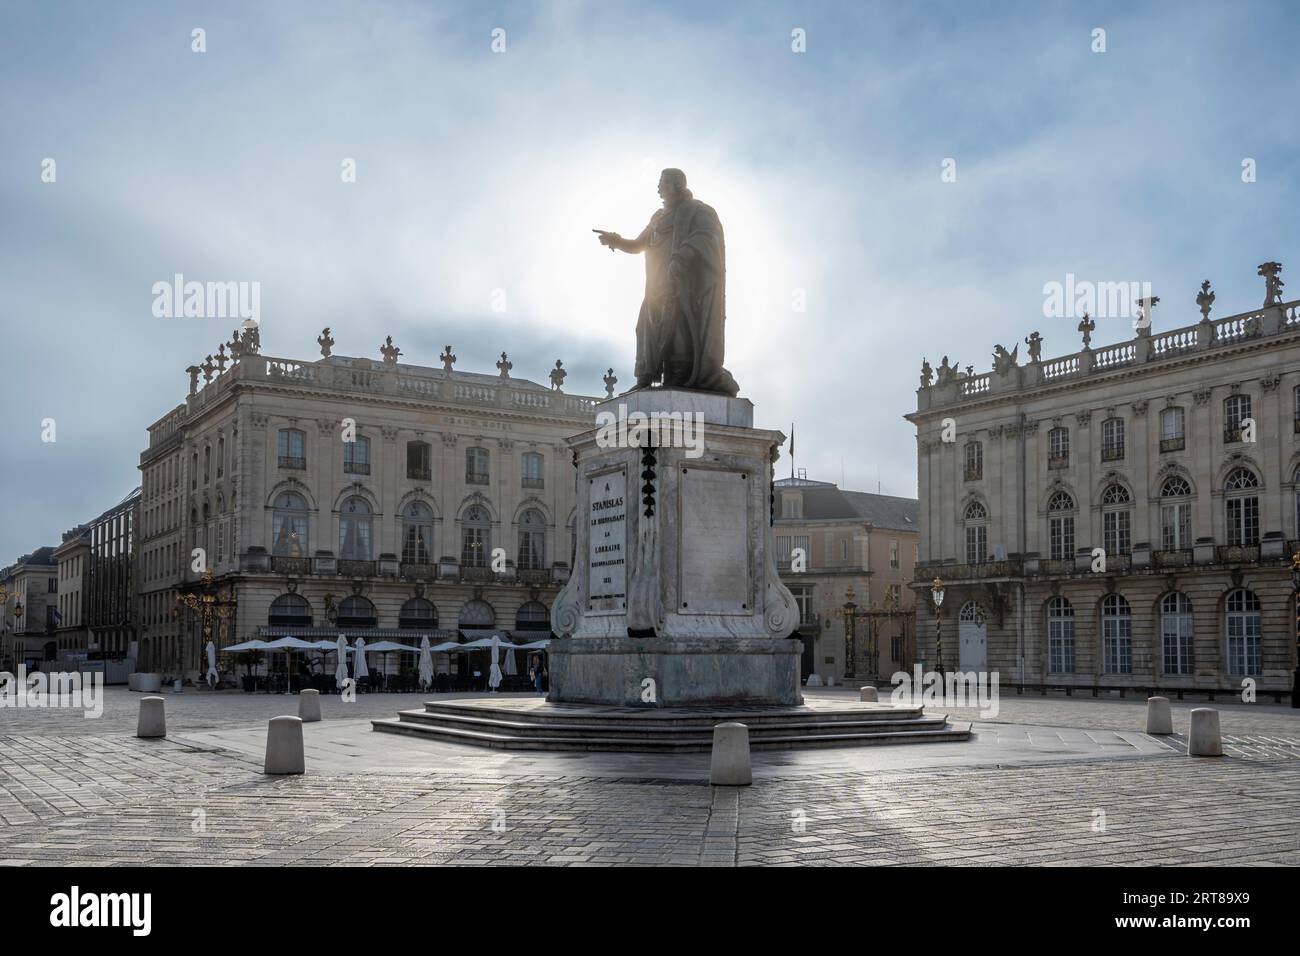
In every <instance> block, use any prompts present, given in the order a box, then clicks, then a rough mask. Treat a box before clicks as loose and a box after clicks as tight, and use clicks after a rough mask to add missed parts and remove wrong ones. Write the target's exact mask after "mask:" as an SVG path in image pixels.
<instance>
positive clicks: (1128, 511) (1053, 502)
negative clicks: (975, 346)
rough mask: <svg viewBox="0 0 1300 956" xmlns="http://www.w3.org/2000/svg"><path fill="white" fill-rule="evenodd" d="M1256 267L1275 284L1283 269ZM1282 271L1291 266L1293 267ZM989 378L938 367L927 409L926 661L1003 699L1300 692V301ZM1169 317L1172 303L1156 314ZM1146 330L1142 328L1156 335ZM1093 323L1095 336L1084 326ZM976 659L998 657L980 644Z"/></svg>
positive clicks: (1142, 332)
mask: <svg viewBox="0 0 1300 956" xmlns="http://www.w3.org/2000/svg"><path fill="white" fill-rule="evenodd" d="M1275 265H1276V264H1268V263H1266V264H1265V266H1261V267H1260V268H1261V275H1264V274H1266V273H1268V270H1267V269H1266V267H1271V266H1275ZM1278 268H1280V267H1278ZM1276 271H1277V269H1273V270H1272V273H1271V275H1270V278H1269V281H1268V285H1267V294H1266V300H1265V304H1264V306H1263V307H1262V308H1260V309H1256V310H1253V311H1251V312H1246V313H1242V314H1238V315H1234V316H1230V317H1228V318H1224V319H1213V320H1212V319H1211V318H1210V317H1209V311H1210V305H1211V304H1212V302H1213V293H1212V292H1210V291H1209V285H1208V283H1206V284H1205V285H1204V286H1203V287H1202V294H1201V296H1199V297H1197V302H1198V304H1200V305H1201V311H1202V318H1201V321H1200V322H1199V323H1198V324H1196V325H1192V326H1186V327H1183V328H1179V329H1175V330H1173V331H1169V332H1163V333H1159V334H1153V333H1152V331H1151V327H1150V322H1149V319H1150V316H1151V309H1152V308H1153V306H1154V302H1153V301H1143V302H1142V303H1140V307H1141V309H1142V311H1141V312H1139V321H1138V322H1137V323H1136V327H1137V330H1138V335H1137V336H1136V337H1135V338H1134V339H1132V340H1129V341H1127V342H1123V343H1120V344H1118V345H1113V346H1109V347H1103V348H1098V349H1093V348H1092V347H1091V344H1090V341H1089V340H1090V335H1089V333H1090V332H1091V331H1092V328H1093V326H1094V323H1092V322H1091V321H1089V320H1088V319H1087V318H1086V317H1085V319H1084V320H1083V322H1082V323H1081V324H1080V330H1081V331H1083V332H1084V336H1085V341H1084V348H1083V349H1082V350H1081V351H1080V352H1077V353H1075V354H1072V355H1068V356H1065V357H1062V358H1057V359H1051V360H1040V359H1039V357H1038V350H1039V347H1040V343H1041V339H1040V338H1039V337H1038V336H1037V334H1036V333H1035V335H1034V336H1031V339H1030V340H1027V341H1030V344H1031V353H1030V361H1029V362H1028V363H1027V364H1025V365H1019V364H1017V359H1016V356H1015V354H1014V353H1011V354H1008V353H1006V350H1005V349H1002V348H1001V347H999V349H998V353H997V356H996V362H995V368H994V371H993V372H991V373H985V374H981V375H975V374H966V375H962V374H960V373H958V372H956V371H955V370H954V369H951V368H949V367H948V365H947V360H946V357H945V361H944V364H943V367H942V368H941V369H940V377H939V380H938V381H932V376H931V373H930V367H929V365H928V364H927V365H926V366H925V368H924V370H923V372H922V387H921V388H920V389H919V390H918V392H917V398H918V402H917V411H916V412H914V413H912V414H910V415H908V416H907V418H908V419H909V420H910V421H912V422H913V423H914V424H915V425H916V428H917V441H918V459H917V461H918V478H919V490H920V500H921V528H922V534H921V539H920V558H921V561H920V563H919V564H918V565H917V570H916V580H915V581H914V582H913V585H912V586H913V588H914V589H915V590H916V591H917V592H918V595H919V598H920V604H919V612H920V617H919V621H918V635H919V639H920V653H921V657H922V658H923V659H924V661H925V663H926V664H927V665H928V666H933V665H934V664H936V663H938V660H939V657H938V653H937V648H936V644H937V640H936V628H935V616H934V607H933V603H932V601H931V595H930V585H931V579H932V578H934V577H935V576H940V577H942V579H943V581H944V583H945V584H946V585H947V590H946V598H945V601H944V603H943V605H942V612H943V613H942V631H941V633H942V642H943V662H944V663H945V664H946V665H947V666H948V667H949V668H951V667H952V666H954V665H958V664H961V665H963V669H967V668H968V666H969V665H971V664H974V663H978V662H979V661H980V659H981V657H982V655H983V654H985V653H986V656H987V667H988V668H989V669H991V670H997V671H1000V672H1001V674H1002V680H1003V682H1004V683H1014V682H1023V683H1027V684H1044V683H1047V684H1077V685H1091V686H1097V685H1102V686H1107V685H1109V686H1115V687H1125V686H1132V687H1143V688H1145V687H1152V686H1158V687H1162V688H1168V689H1171V690H1181V689H1193V688H1202V689H1215V688H1230V687H1236V688H1240V686H1241V683H1242V680H1243V678H1247V677H1249V678H1253V679H1254V680H1255V681H1256V682H1257V686H1258V688H1260V689H1275V690H1276V689H1283V688H1289V687H1290V685H1291V679H1292V677H1291V672H1292V669H1293V668H1294V667H1295V665H1296V656H1295V655H1296V651H1295V647H1296V643H1295V631H1294V622H1293V618H1292V585H1291V570H1290V555H1291V554H1292V553H1293V552H1294V551H1296V549H1297V545H1296V539H1297V538H1300V529H1298V528H1297V515H1298V514H1300V497H1298V495H1300V483H1298V482H1297V478H1298V475H1297V469H1298V468H1300V303H1297V302H1295V301H1292V302H1283V301H1281V296H1280V291H1279V290H1280V282H1279V281H1277V280H1276ZM1155 301H1158V300H1155ZM1144 320H1145V321H1144ZM1085 327H1086V328H1085ZM981 645H983V646H981Z"/></svg>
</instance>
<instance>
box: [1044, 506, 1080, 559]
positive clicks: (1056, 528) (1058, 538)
mask: <svg viewBox="0 0 1300 956" xmlns="http://www.w3.org/2000/svg"><path fill="white" fill-rule="evenodd" d="M1073 511H1074V499H1073V498H1071V497H1070V494H1069V492H1065V491H1057V492H1055V493H1054V494H1053V495H1052V497H1051V498H1050V499H1049V500H1048V502H1047V512H1048V516H1047V542H1048V548H1049V554H1050V555H1051V560H1053V561H1068V560H1069V559H1070V558H1072V557H1073V556H1074V515H1073V514H1072V513H1070V512H1073Z"/></svg>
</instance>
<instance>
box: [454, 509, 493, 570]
mask: <svg viewBox="0 0 1300 956" xmlns="http://www.w3.org/2000/svg"><path fill="white" fill-rule="evenodd" d="M491 554H492V519H491V517H490V516H489V515H488V513H487V509H486V508H484V507H482V506H481V505H470V507H468V508H466V509H465V513H464V514H463V515H461V519H460V563H461V564H462V565H464V566H465V567H467V568H486V567H487V566H488V559H489V558H490V556H491Z"/></svg>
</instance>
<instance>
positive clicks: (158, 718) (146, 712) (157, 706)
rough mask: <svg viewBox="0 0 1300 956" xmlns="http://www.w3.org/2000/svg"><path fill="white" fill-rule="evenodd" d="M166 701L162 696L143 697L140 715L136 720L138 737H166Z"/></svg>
mask: <svg viewBox="0 0 1300 956" xmlns="http://www.w3.org/2000/svg"><path fill="white" fill-rule="evenodd" d="M166 706H167V705H166V702H165V701H164V700H163V699H162V698H161V697H141V698H140V717H139V719H138V720H136V722H135V735H136V736H137V737H166V736H167V711H166V709H165V708H166Z"/></svg>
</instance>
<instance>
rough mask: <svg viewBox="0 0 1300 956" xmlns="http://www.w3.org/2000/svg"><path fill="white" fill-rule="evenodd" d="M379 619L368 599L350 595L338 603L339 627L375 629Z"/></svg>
mask: <svg viewBox="0 0 1300 956" xmlns="http://www.w3.org/2000/svg"><path fill="white" fill-rule="evenodd" d="M378 623H379V618H378V617H377V616H376V615H375V606H374V604H372V603H371V602H370V599H369V598H365V597H362V596H361V595H359V594H350V595H348V596H347V597H345V598H344V599H343V600H342V601H340V602H339V614H338V626H339V627H375V626H377V625H378Z"/></svg>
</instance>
